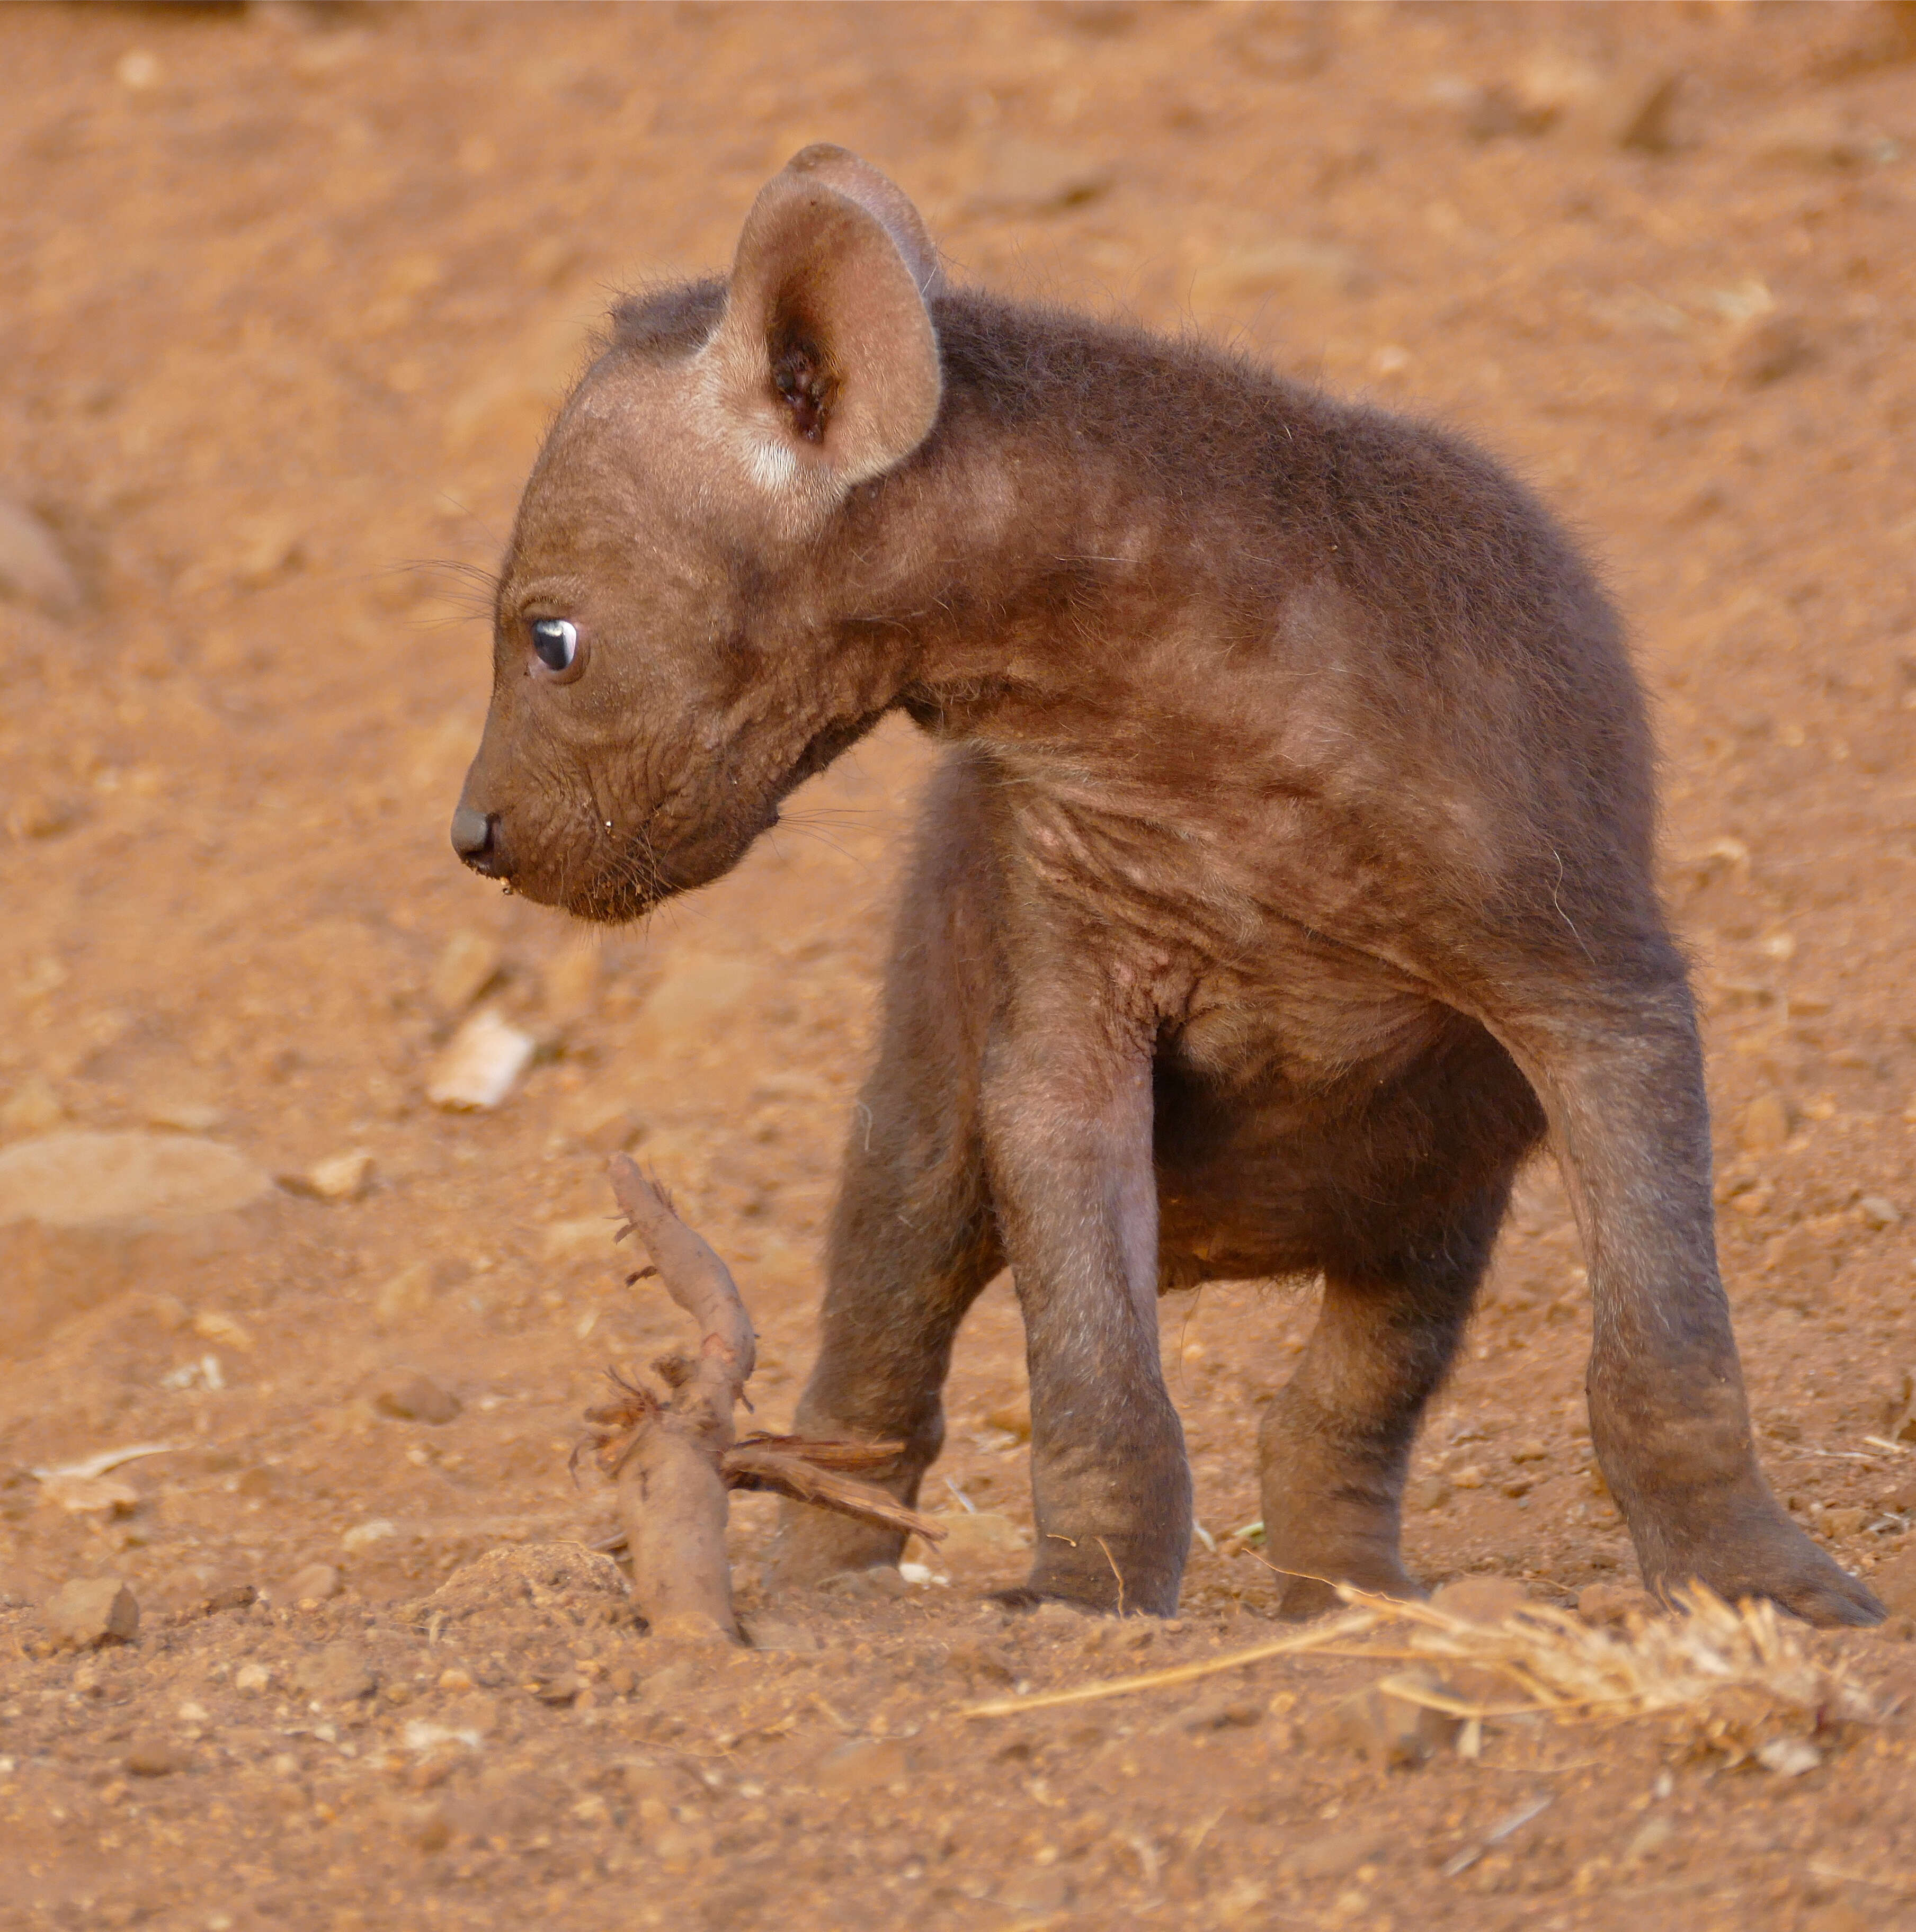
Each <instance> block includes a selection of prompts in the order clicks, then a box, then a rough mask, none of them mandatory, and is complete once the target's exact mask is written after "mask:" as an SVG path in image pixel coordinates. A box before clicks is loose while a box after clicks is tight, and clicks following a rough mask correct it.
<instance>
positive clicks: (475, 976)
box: [426, 932, 504, 1019]
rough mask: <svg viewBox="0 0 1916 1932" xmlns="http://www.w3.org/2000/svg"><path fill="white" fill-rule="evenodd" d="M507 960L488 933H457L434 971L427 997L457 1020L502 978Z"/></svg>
mask: <svg viewBox="0 0 1916 1932" xmlns="http://www.w3.org/2000/svg"><path fill="white" fill-rule="evenodd" d="M503 958H504V954H503V951H502V950H501V949H500V944H499V942H498V941H497V940H496V939H492V938H488V937H487V936H486V935H485V934H484V933H481V932H455V934H454V935H452V938H450V939H449V940H448V941H446V948H445V950H444V951H443V952H442V953H440V956H439V962H438V964H437V965H435V966H434V968H433V969H432V977H431V979H430V980H428V982H427V983H426V993H427V996H428V998H430V999H431V1001H432V1003H433V1004H434V1006H435V1007H437V1008H438V1009H439V1010H440V1012H441V1013H443V1014H444V1015H445V1016H446V1018H447V1019H458V1017H459V1016H460V1015H461V1013H464V1011H465V1010H466V1009H467V1007H470V1005H471V1004H473V1001H475V1000H476V999H477V998H479V995H481V994H482V993H483V992H485V989H487V988H488V986H491V984H492V983H493V981H494V980H495V979H497V977H499V968H500V963H501V962H502V961H503Z"/></svg>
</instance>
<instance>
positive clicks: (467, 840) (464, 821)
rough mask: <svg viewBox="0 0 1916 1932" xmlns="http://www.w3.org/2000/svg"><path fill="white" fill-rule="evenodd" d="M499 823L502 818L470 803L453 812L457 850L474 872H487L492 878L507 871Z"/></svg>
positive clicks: (453, 843) (499, 876)
mask: <svg viewBox="0 0 1916 1932" xmlns="http://www.w3.org/2000/svg"><path fill="white" fill-rule="evenodd" d="M498 826H499V821H498V820H497V819H496V818H494V817H493V816H492V815H491V814H490V813H489V812H484V811H473V808H472V807H471V806H470V805H461V806H460V808H459V809H458V811H455V813H454V814H452V849H453V850H454V851H455V852H456V853H458V855H459V856H460V857H461V858H462V859H464V860H465V862H466V863H467V865H470V866H471V867H472V868H473V871H476V872H483V873H485V874H486V875H487V876H488V877H489V878H501V877H504V875H505V867H504V865H503V863H502V860H503V856H504V855H503V853H502V852H501V851H500V844H499V838H498Z"/></svg>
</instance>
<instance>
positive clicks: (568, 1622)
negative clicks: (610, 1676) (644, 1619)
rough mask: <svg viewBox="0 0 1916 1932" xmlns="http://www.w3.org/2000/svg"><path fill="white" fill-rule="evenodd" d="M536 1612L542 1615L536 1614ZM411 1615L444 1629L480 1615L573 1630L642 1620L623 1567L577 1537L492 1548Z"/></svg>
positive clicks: (488, 1619)
mask: <svg viewBox="0 0 1916 1932" xmlns="http://www.w3.org/2000/svg"><path fill="white" fill-rule="evenodd" d="M528 1611H530V1612H532V1613H534V1614H533V1616H532V1617H531V1618H530V1620H529V1619H528V1618H527V1612H528ZM404 1614H405V1616H407V1617H408V1618H409V1619H410V1620H411V1621H412V1622H415V1623H416V1624H419V1625H434V1624H437V1625H439V1626H440V1628H446V1626H449V1625H454V1624H464V1623H470V1622H473V1621H474V1620H475V1619H483V1620H485V1621H486V1622H497V1623H501V1624H510V1625H515V1626H519V1627H523V1626H524V1625H525V1624H526V1623H527V1622H528V1621H530V1622H534V1623H536V1624H537V1625H539V1626H540V1627H541V1628H547V1629H565V1630H581V1629H584V1628H587V1626H588V1625H598V1626H601V1627H602V1626H605V1625H622V1624H630V1623H634V1622H637V1620H638V1619H637V1614H636V1613H635V1611H634V1610H633V1609H632V1604H631V1600H630V1599H629V1598H628V1597H627V1595H626V1581H625V1579H624V1577H622V1576H621V1575H620V1574H619V1566H618V1565H617V1564H616V1563H614V1562H613V1561H612V1559H611V1558H610V1557H609V1556H600V1555H599V1553H598V1552H597V1551H596V1550H587V1548H586V1547H584V1545H583V1544H577V1543H541V1544H532V1545H530V1547H526V1548H523V1549H517V1550H488V1551H487V1552H486V1553H485V1555H484V1556H482V1557H479V1559H477V1560H476V1562H471V1563H469V1564H467V1565H466V1567H465V1568H464V1569H463V1570H460V1571H456V1572H455V1574H453V1575H452V1576H451V1577H448V1578H447V1579H446V1581H445V1582H444V1583H442V1584H441V1585H440V1586H439V1588H438V1589H437V1590H435V1591H434V1592H433V1593H432V1595H431V1596H429V1597H422V1598H420V1599H419V1601H418V1602H417V1603H416V1604H408V1605H407V1607H406V1610H405V1612H404Z"/></svg>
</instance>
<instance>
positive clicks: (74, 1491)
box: [40, 1476, 140, 1516]
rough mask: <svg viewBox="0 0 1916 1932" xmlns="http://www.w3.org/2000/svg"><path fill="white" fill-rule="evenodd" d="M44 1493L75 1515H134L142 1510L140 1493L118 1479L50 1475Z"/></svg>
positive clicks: (42, 1487)
mask: <svg viewBox="0 0 1916 1932" xmlns="http://www.w3.org/2000/svg"><path fill="white" fill-rule="evenodd" d="M40 1494H41V1500H42V1501H43V1502H50V1503H53V1504H56V1505H58V1506H59V1508H62V1509H63V1510H65V1511H67V1512H68V1514H69V1515H72V1516H131V1514H133V1512H134V1511H135V1510H137V1508H139V1507H140V1492H139V1491H138V1490H136V1489H135V1488H134V1487H133V1485H132V1484H131V1483H128V1482H123V1481H121V1479H120V1478H119V1477H118V1476H48V1477H46V1478H43V1480H42V1481H41V1485H40Z"/></svg>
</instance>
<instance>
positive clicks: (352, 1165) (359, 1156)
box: [280, 1148, 373, 1202]
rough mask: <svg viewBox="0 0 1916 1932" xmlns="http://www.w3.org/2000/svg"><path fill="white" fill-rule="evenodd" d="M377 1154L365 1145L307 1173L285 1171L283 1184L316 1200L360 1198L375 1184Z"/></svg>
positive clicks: (282, 1178) (334, 1200)
mask: <svg viewBox="0 0 1916 1932" xmlns="http://www.w3.org/2000/svg"><path fill="white" fill-rule="evenodd" d="M372 1178H373V1157H372V1156H371V1154H368V1153H366V1152H365V1151H364V1149H362V1148H355V1149H354V1150H353V1151H352V1152H351V1153H350V1154H334V1155H333V1156H332V1157H331V1158H330V1159H329V1160H322V1161H319V1162H317V1163H314V1166H311V1167H309V1168H308V1169H307V1170H306V1172H305V1173H304V1174H299V1175H281V1176H280V1185H281V1187H284V1188H287V1189H290V1190H291V1191H292V1192H293V1193H295V1194H305V1195H308V1196H311V1198H312V1199H314V1200H315V1201H332V1202H344V1201H356V1200H358V1199H359V1197H360V1196H362V1194H364V1193H365V1191H366V1190H367V1188H368V1187H369V1186H370V1185H371V1182H372Z"/></svg>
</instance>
